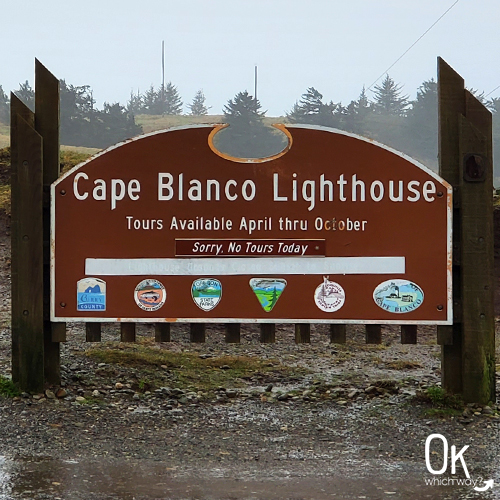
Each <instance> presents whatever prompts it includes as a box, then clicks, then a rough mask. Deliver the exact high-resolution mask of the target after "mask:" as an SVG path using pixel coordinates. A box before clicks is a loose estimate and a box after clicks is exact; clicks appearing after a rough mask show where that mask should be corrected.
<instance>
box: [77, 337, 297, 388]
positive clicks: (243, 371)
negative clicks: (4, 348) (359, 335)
mask: <svg viewBox="0 0 500 500" xmlns="http://www.w3.org/2000/svg"><path fill="white" fill-rule="evenodd" d="M85 354H86V356H88V357H89V358H91V359H93V360H95V361H96V362H98V363H107V364H110V365H120V366H123V367H128V368H131V369H135V370H137V371H138V375H137V376H138V387H139V389H144V390H151V389H155V388H158V387H161V386H164V385H168V386H169V387H175V388H186V389H191V390H201V391H212V390H214V389H216V388H217V387H242V386H244V382H243V381H242V380H241V379H242V378H248V377H258V378H262V379H263V380H265V381H266V382H267V381H273V380H276V379H281V378H282V377H284V376H296V375H303V374H304V373H306V370H304V369H303V368H290V367H286V366H283V365H281V364H280V363H279V362H278V361H273V360H269V359H265V360H264V359H260V358H257V357H249V356H221V357H217V358H208V359H202V358H200V357H199V356H198V355H197V354H194V353H185V352H180V353H179V352H172V351H168V350H163V349H157V348H155V347H150V346H148V345H146V343H145V342H144V343H142V344H140V343H139V344H133V345H128V344H127V345H123V344H122V345H120V346H119V347H118V348H116V347H112V346H111V345H107V344H101V345H99V346H98V347H92V348H90V349H88V350H87V351H86V353H85ZM162 366H163V368H162ZM165 367H166V368H165Z"/></svg>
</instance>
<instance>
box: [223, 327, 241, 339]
mask: <svg viewBox="0 0 500 500" xmlns="http://www.w3.org/2000/svg"><path fill="white" fill-rule="evenodd" d="M226 342H227V343H228V344H239V343H240V342H241V325H240V323H226Z"/></svg>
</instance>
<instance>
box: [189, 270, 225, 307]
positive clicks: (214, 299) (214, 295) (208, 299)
mask: <svg viewBox="0 0 500 500" xmlns="http://www.w3.org/2000/svg"><path fill="white" fill-rule="evenodd" d="M191 296H192V297H193V300H194V303H195V304H196V305H197V306H198V307H199V308H200V309H202V310H203V311H211V310H212V309H214V307H215V306H216V305H217V304H218V303H219V302H220V300H221V298H222V284H221V282H220V281H219V280H216V279H214V278H200V279H197V280H195V281H193V284H192V286H191Z"/></svg>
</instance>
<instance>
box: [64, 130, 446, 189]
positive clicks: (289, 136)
mask: <svg viewBox="0 0 500 500" xmlns="http://www.w3.org/2000/svg"><path fill="white" fill-rule="evenodd" d="M226 126H227V124H223V123H222V124H196V125H182V126H179V127H171V128H168V129H162V130H157V131H154V132H149V133H147V134H142V135H138V136H136V137H133V138H131V139H127V140H126V141H122V142H119V143H117V144H114V145H113V146H110V147H109V148H106V149H104V150H102V151H99V152H98V153H96V154H95V155H93V156H92V157H90V158H89V159H88V160H85V161H84V162H82V163H79V164H78V165H76V166H74V167H73V168H72V169H71V170H69V171H68V172H66V173H65V174H64V175H62V176H61V177H59V178H58V179H57V181H55V183H54V185H57V184H58V183H59V182H61V181H62V180H63V179H64V178H66V177H67V176H69V175H72V174H73V173H74V172H75V171H76V170H79V169H80V168H82V167H84V166H85V165H87V164H88V163H90V162H91V161H93V160H95V159H97V158H100V157H101V156H103V155H105V154H107V153H110V152H111V151H114V150H115V149H117V148H120V147H123V146H126V145H127V144H130V143H132V142H135V141H140V140H143V139H147V138H149V137H152V136H156V135H159V134H165V133H171V132H177V131H181V130H189V129H198V128H203V129H211V132H210V134H209V136H208V145H209V147H210V149H211V150H212V151H213V152H214V153H215V154H217V155H218V156H220V157H221V158H224V159H227V160H230V161H234V162H237V163H247V164H248V163H264V162H268V161H272V160H276V159H277V158H280V157H281V156H283V155H285V154H286V153H287V152H288V151H289V150H290V149H291V148H292V145H293V136H292V132H291V131H290V130H289V129H292V130H293V129H308V130H318V131H324V132H328V133H331V134H338V135H341V136H345V137H351V138H353V139H357V140H359V141H363V142H366V143H368V144H371V145H373V146H374V147H377V148H382V149H384V150H386V151H389V152H391V153H392V154H395V155H397V156H399V157H401V158H402V159H404V160H405V161H407V162H408V163H411V164H412V165H414V166H416V167H418V168H419V169H421V170H423V171H425V172H427V173H428V174H429V175H430V176H431V177H433V178H435V179H436V181H437V182H439V183H440V184H442V185H443V186H445V187H446V188H447V189H449V190H451V186H450V185H449V184H448V183H447V182H446V181H445V180H444V179H443V178H442V177H440V176H439V175H438V174H437V173H436V172H434V171H433V170H431V169H430V168H428V167H426V166H425V165H424V164H422V163H420V162H419V161H418V160H415V159H414V158H412V157H411V156H408V155H407V154H405V153H403V152H401V151H398V150H396V149H394V148H391V147H390V146H387V145H385V144H382V143H380V142H377V141H375V140H374V139H369V138H367V137H363V136H361V135H357V134H353V133H351V132H347V131H345V130H340V129H336V128H332V127H323V126H321V125H310V124H282V123H276V124H273V125H272V126H273V127H275V128H276V129H278V130H280V131H281V132H283V133H284V134H285V135H286V137H287V139H288V145H287V146H285V148H284V149H283V151H280V152H279V153H277V154H276V155H273V156H270V157H267V158H235V157H233V156H230V155H227V154H225V153H222V152H220V151H218V150H217V148H216V147H215V146H214V144H213V138H214V136H215V134H217V133H218V132H219V131H220V130H222V129H224V128H225V127H226Z"/></svg>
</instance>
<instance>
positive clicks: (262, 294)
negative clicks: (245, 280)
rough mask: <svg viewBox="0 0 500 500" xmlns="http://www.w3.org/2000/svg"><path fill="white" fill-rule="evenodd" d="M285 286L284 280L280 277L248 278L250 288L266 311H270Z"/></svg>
mask: <svg viewBox="0 0 500 500" xmlns="http://www.w3.org/2000/svg"><path fill="white" fill-rule="evenodd" d="M285 287H286V280H283V279H280V278H252V279H251V280H250V288H251V289H252V290H253V293H255V296H256V297H257V300H258V301H259V303H260V305H261V306H262V309H264V311H266V312H271V311H272V309H273V307H274V306H275V305H276V302H278V300H279V298H280V297H281V294H282V293H283V290H284V289H285Z"/></svg>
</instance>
